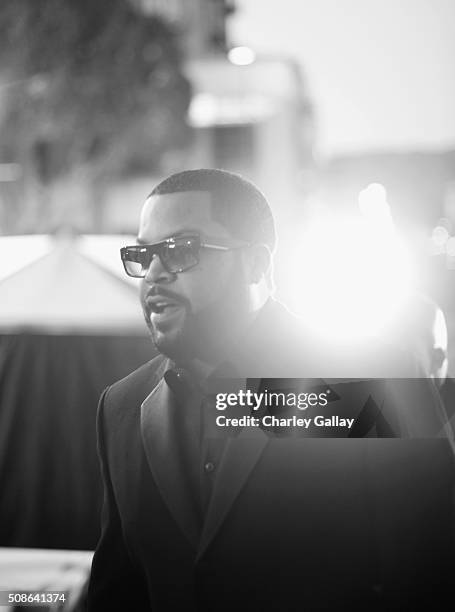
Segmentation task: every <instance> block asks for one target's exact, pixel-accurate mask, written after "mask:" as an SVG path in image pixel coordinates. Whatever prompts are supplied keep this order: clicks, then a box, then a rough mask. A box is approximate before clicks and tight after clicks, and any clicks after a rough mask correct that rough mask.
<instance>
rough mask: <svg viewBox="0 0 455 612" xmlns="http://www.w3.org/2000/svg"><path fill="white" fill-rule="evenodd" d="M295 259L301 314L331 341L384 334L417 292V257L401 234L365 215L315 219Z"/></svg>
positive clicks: (366, 337)
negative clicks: (413, 257)
mask: <svg viewBox="0 0 455 612" xmlns="http://www.w3.org/2000/svg"><path fill="white" fill-rule="evenodd" d="M293 260H294V261H293V266H292V274H293V285H294V287H298V289H297V291H300V296H299V297H298V299H297V300H296V301H297V302H299V303H300V305H299V307H298V314H300V315H302V316H303V317H304V319H305V320H306V322H307V324H309V325H310V326H311V327H312V329H313V330H315V331H316V332H318V333H319V334H320V335H321V336H325V337H327V338H329V339H330V340H331V341H337V340H338V341H341V342H346V341H349V342H361V341H363V340H367V339H368V338H370V337H371V336H375V335H378V334H379V333H380V332H381V330H383V329H384V328H386V327H387V325H389V324H390V322H391V321H393V319H394V317H395V316H396V315H397V313H398V312H400V310H401V308H402V307H403V304H404V303H405V301H406V299H407V297H408V295H409V292H410V291H411V286H412V276H413V274H412V272H413V271H412V266H411V259H410V256H409V253H408V251H407V249H406V248H405V246H404V244H403V243H402V241H401V239H400V237H399V236H398V234H396V233H388V232H383V231H382V229H381V227H380V226H379V227H376V226H373V225H372V224H371V223H370V222H369V221H368V220H366V219H363V218H338V219H334V218H331V219H330V220H328V219H325V220H324V221H323V222H320V221H319V222H315V223H313V224H312V226H310V227H309V229H308V230H307V231H306V232H305V234H304V235H303V236H302V243H301V246H300V248H299V249H298V250H297V251H296V253H295V254H294V256H293ZM296 270H299V271H300V272H299V279H298V280H296V277H295V274H296V272H295V271H296ZM294 310H297V309H296V308H294Z"/></svg>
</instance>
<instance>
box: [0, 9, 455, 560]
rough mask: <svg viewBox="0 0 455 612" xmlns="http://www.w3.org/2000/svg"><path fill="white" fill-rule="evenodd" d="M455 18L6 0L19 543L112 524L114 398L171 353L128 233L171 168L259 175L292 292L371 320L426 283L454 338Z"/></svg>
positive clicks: (345, 327)
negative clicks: (126, 249)
mask: <svg viewBox="0 0 455 612" xmlns="http://www.w3.org/2000/svg"><path fill="white" fill-rule="evenodd" d="M454 19H455V4H454V3H453V2H452V0H402V1H401V2H399V3H391V2H381V1H380V0H366V1H365V0H342V1H339V0H306V1H305V2H301V3H298V2H294V1H292V0H280V1H278V0H261V2H254V1H253V0H236V1H233V0H98V1H97V2H90V1H89V0H64V1H62V0H34V1H33V2H32V1H30V0H3V1H2V3H1V5H0V135H1V137H0V394H1V395H0V402H1V403H0V489H1V491H2V508H1V510H0V514H1V516H0V546H16V547H39V548H62V549H87V550H91V549H93V548H94V547H95V545H96V541H97V537H98V521H99V519H98V513H99V507H100V502H101V489H100V482H99V476H98V467H97V459H96V449H95V431H94V422H95V413H96V403H97V399H98V396H99V393H100V392H101V390H102V389H103V388H104V387H105V386H106V385H107V384H110V383H112V382H113V381H114V380H116V379H118V378H120V377H122V376H124V375H126V374H127V373H128V372H129V371H131V370H132V369H134V368H135V367H136V366H138V365H139V364H140V363H142V362H144V361H145V360H147V359H149V358H150V357H151V356H153V351H152V348H151V345H150V342H149V341H148V339H147V337H146V333H145V326H144V325H143V323H142V320H141V315H140V310H139V305H138V301H137V297H136V289H137V288H136V286H135V284H134V281H132V280H131V279H128V278H127V277H126V276H125V275H124V273H123V270H122V269H121V265H120V259H119V256H118V249H119V247H120V246H122V245H125V244H127V243H128V242H129V241H131V240H133V241H134V234H135V232H136V227H137V222H138V216H139V211H140V208H141V206H142V203H143V201H144V199H145V197H146V196H147V194H148V193H149V192H150V191H151V189H152V187H153V186H154V185H155V184H156V183H157V182H158V181H159V180H160V179H161V178H163V177H165V176H166V175H168V174H170V173H172V172H175V171H178V170H181V169H185V168H197V167H218V168H224V169H228V170H232V171H235V172H240V173H241V174H243V175H244V176H246V177H247V178H249V179H252V180H253V181H254V182H256V183H257V184H258V186H259V187H260V188H261V189H262V190H263V191H264V193H265V195H266V196H267V198H268V199H269V201H270V204H271V206H272V208H273V210H274V213H275V215H276V219H277V225H278V233H279V246H278V250H277V253H276V266H275V267H276V284H277V296H278V297H279V298H281V299H283V300H284V301H285V302H286V303H288V304H289V306H290V307H291V309H293V310H294V311H295V312H297V313H299V314H303V315H306V316H307V317H309V318H310V321H313V322H314V325H315V327H318V326H319V327H320V328H321V330H325V331H326V332H327V333H329V334H332V335H336V333H337V332H339V331H342V332H343V334H344V335H345V337H347V338H350V337H352V338H354V337H356V338H357V337H363V335H365V334H366V333H367V332H368V331H371V329H372V328H374V327H375V326H376V327H377V329H379V328H380V327H381V326H380V325H379V324H378V323H384V324H385V322H386V319H387V317H389V319H390V317H391V316H392V315H393V316H395V315H396V312H397V309H398V306H399V305H400V304H401V305H403V304H406V305H407V306H406V307H407V308H409V301H406V299H407V298H408V297H409V295H413V294H414V293H415V292H419V293H423V294H425V295H427V296H429V297H430V298H431V299H433V300H434V301H435V302H436V303H437V304H439V306H440V307H441V308H442V310H443V312H444V314H445V317H446V320H447V325H448V330H449V352H453V349H454V344H455V338H454V336H455V292H454V291H453V288H454V269H455V113H454V109H455V79H454V74H455V38H454V36H453V32H452V24H453V22H454ZM386 315H387V316H386ZM376 331H377V330H376ZM451 339H452V341H451ZM453 356H454V359H452V360H450V359H449V372H452V373H453V372H454V371H455V370H454V367H453V366H454V365H455V354H454V355H453Z"/></svg>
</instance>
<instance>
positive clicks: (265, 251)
mask: <svg viewBox="0 0 455 612" xmlns="http://www.w3.org/2000/svg"><path fill="white" fill-rule="evenodd" d="M244 257H245V264H246V265H245V267H246V274H247V280H248V283H249V284H251V285H256V284H258V283H260V282H261V280H262V279H264V278H267V274H268V272H269V270H270V266H271V262H272V254H271V253H270V249H269V248H268V247H267V246H266V245H265V244H253V245H252V246H250V247H248V248H247V249H245V255H244Z"/></svg>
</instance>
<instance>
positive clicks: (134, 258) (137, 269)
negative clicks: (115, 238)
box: [122, 247, 151, 278]
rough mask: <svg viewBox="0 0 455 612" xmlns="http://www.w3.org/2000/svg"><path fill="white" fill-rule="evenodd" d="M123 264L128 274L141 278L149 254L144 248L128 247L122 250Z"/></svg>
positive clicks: (144, 272) (148, 259) (148, 262)
mask: <svg viewBox="0 0 455 612" xmlns="http://www.w3.org/2000/svg"><path fill="white" fill-rule="evenodd" d="M122 259H123V266H124V268H125V272H126V273H127V274H128V275H129V276H134V277H135V278H143V277H144V276H145V274H146V272H147V268H148V266H149V264H150V259H151V256H150V254H149V253H148V251H147V249H146V248H143V247H129V248H126V249H125V250H124V252H123V257H122Z"/></svg>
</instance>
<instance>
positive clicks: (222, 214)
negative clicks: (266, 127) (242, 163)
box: [149, 168, 276, 252]
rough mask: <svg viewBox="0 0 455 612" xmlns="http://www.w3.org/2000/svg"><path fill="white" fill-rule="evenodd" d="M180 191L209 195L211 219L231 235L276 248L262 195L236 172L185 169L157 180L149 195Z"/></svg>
mask: <svg viewBox="0 0 455 612" xmlns="http://www.w3.org/2000/svg"><path fill="white" fill-rule="evenodd" d="M183 191H205V192H208V193H210V194H211V195H212V218H213V219H214V220H215V221H218V222H219V223H221V225H223V226H224V227H225V228H226V229H227V230H228V231H229V232H230V234H231V236H232V237H233V238H237V239H239V240H245V241H246V242H250V243H252V244H265V245H267V246H268V247H269V249H270V251H272V252H273V250H274V249H275V242H276V236H275V223H274V220H273V215H272V211H271V210H270V206H269V204H268V202H267V200H266V199H265V196H264V194H263V193H262V192H261V191H260V190H259V189H258V188H257V187H256V186H255V185H253V183H251V182H250V181H247V180H246V179H244V178H243V177H241V176H240V175H239V174H234V173H233V172H227V171H226V170H217V169H212V168H200V169H197V170H185V171H183V172H177V173H176V174H172V175H171V176H169V177H168V178H166V179H164V180H163V181H161V183H159V184H158V185H157V186H156V187H155V188H154V189H153V191H152V192H151V193H150V195H149V197H151V196H154V195H163V194H170V193H178V192H183Z"/></svg>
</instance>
